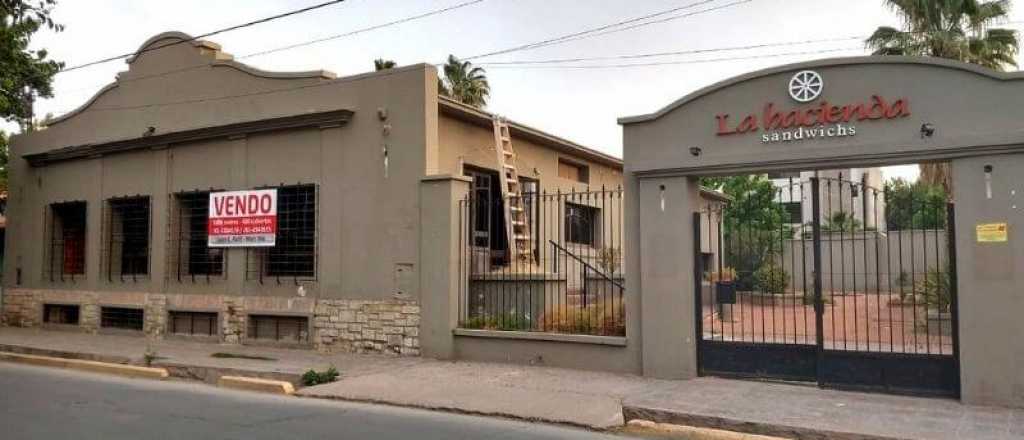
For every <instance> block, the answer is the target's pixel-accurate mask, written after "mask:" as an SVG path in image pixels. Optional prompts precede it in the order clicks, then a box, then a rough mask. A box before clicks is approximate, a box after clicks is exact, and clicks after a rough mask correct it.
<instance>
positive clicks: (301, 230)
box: [3, 32, 622, 355]
mask: <svg viewBox="0 0 1024 440" xmlns="http://www.w3.org/2000/svg"><path fill="white" fill-rule="evenodd" d="M154 47H160V49H158V50H152V48H154ZM493 119H494V117H493V115H491V114H488V113H486V112H484V111H481V110H479V109H475V108H472V107H469V106H466V105H463V104H460V103H458V102H456V101H453V100H450V99H445V98H441V97H438V94H437V73H436V70H435V69H434V67H432V66H428V65H414V66H408V67H402V68H397V69H392V70H388V71H383V72H376V73H369V74H363V75H356V76H350V77H342V78H338V77H335V76H334V75H333V74H331V73H329V72H324V71H313V72H289V73H279V72H266V71H261V70H258V69H255V68H253V67H250V66H247V65H244V64H241V63H238V62H236V61H234V60H232V59H231V56H230V55H229V54H227V53H225V52H223V51H222V50H221V49H220V47H219V46H218V45H216V44H215V43H212V42H205V41H194V40H192V39H191V37H189V36H187V35H185V34H181V33H175V32H171V33H165V34H160V35H157V36H155V37H153V38H152V39H150V40H149V41H147V42H145V43H144V44H143V45H142V46H141V47H140V49H139V55H137V56H134V57H132V58H130V59H128V70H127V71H125V72H122V73H121V74H119V75H118V77H117V80H116V81H115V82H113V83H112V84H110V85H108V86H107V87H105V88H103V89H102V90H101V91H100V92H99V93H97V94H96V95H95V96H94V97H93V98H92V99H90V100H89V101H88V102H86V103H85V104H83V105H82V106H81V107H80V108H78V109H76V110H74V111H72V112H71V113H69V114H67V115H63V116H61V117H59V118H56V119H54V120H52V121H49V123H48V125H47V127H46V129H44V130H40V131H38V132H35V133H30V134H24V135H20V136H16V137H14V139H13V140H12V161H11V162H12V163H11V173H10V174H11V201H10V205H9V208H10V209H9V213H10V217H9V223H8V228H9V229H10V234H9V235H10V236H12V237H17V239H16V240H9V241H8V244H7V255H8V256H9V258H7V259H5V261H4V284H5V287H6V289H5V292H4V296H3V317H4V320H5V322H6V323H7V324H9V325H21V326H37V325H43V326H52V327H65V328H78V329H82V330H85V331H91V332H108V331H110V332H128V333H136V334H147V335H151V336H156V337H163V336H176V337H190V338H199V339H208V340H215V341H224V342H229V343H270V344H275V345H296V346H315V347H317V348H320V349H323V350H327V351H329V350H345V351H355V352H363V351H372V352H386V353H398V354H403V355H418V354H419V353H420V350H421V343H420V332H421V322H422V320H423V319H424V317H423V313H422V309H421V299H422V297H423V295H424V294H425V293H424V291H423V286H422V284H421V277H425V276H430V275H431V274H429V273H426V274H425V273H423V264H422V262H423V261H424V260H426V259H432V258H436V257H435V256H434V255H429V254H424V252H426V251H425V250H424V249H423V248H422V247H421V243H422V241H423V240H426V238H424V235H431V234H434V231H429V230H424V229H423V224H422V221H423V220H422V217H423V215H424V214H423V213H424V212H427V211H431V210H442V211H443V210H446V208H447V207H449V206H450V205H451V202H450V200H449V202H447V203H445V204H441V205H437V204H435V203H436V202H435V201H431V200H426V199H424V198H423V195H422V193H423V192H424V191H426V190H425V189H424V188H425V187H430V186H431V185H432V182H439V181H444V182H449V183H451V182H455V183H454V184H456V185H466V186H467V188H468V185H469V182H472V181H477V182H480V181H482V180H484V179H485V178H490V177H493V178H494V180H495V181H497V180H498V179H497V177H498V173H499V171H500V169H501V167H500V166H499V164H498V163H497V157H496V154H495V140H494V130H493ZM510 128H511V136H512V139H513V142H514V146H515V157H516V160H515V164H516V166H517V167H518V168H519V169H520V170H522V171H521V172H520V173H521V174H522V176H523V180H524V181H527V180H528V181H529V182H530V185H531V187H530V189H529V190H530V191H533V192H548V193H554V192H562V193H573V192H575V193H585V192H587V191H588V190H590V189H592V188H602V187H604V188H606V189H608V190H612V189H619V190H620V191H621V189H620V188H618V187H619V186H620V185H621V181H622V162H621V161H620V160H619V159H617V158H614V157H611V156H608V155H605V154H602V153H599V152H597V151H594V150H591V149H588V148H585V147H582V146H579V145H576V144H574V143H572V142H569V141H566V140H564V139H560V138H557V137H555V136H552V135H550V134H547V133H543V132H541V131H539V130H535V129H532V128H530V127H526V126H523V125H521V124H517V123H514V122H512V123H510ZM464 175H465V176H468V177H464ZM460 188H461V186H460ZM252 189H276V191H277V197H278V199H277V222H278V223H277V228H278V229H277V236H276V239H277V241H276V244H275V246H274V247H271V248H256V247H250V248H244V247H243V248H219V247H211V246H210V245H209V242H208V234H207V232H208V226H209V223H208V222H209V215H210V204H209V202H208V201H209V199H210V197H209V194H210V193H211V192H214V193H216V192H220V191H232V190H252ZM487 189H488V190H489V189H490V188H489V187H488V188H487ZM496 191H497V190H496ZM448 196H449V197H447V199H451V197H452V195H451V194H448ZM464 196H465V194H464ZM486 197H490V199H491V200H493V201H494V202H496V203H499V204H500V202H501V197H500V194H493V195H490V196H486ZM496 212H500V211H496ZM495 215H498V214H495ZM610 221H615V222H619V220H610ZM488 226H489V225H488ZM499 228H501V227H499V226H495V227H494V228H493V230H492V229H488V228H484V229H483V231H482V232H483V233H485V234H490V235H494V236H498V235H500V234H499V232H500V231H499ZM495 241H496V240H495ZM499 250H500V249H498V248H497V247H496V246H495V251H496V252H497V251H499Z"/></svg>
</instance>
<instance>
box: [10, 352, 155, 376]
mask: <svg viewBox="0 0 1024 440" xmlns="http://www.w3.org/2000/svg"><path fill="white" fill-rule="evenodd" d="M0 361H7V362H14V363H19V364H27V365H35V366H41V367H53V368H64V369H68V370H78V371H88V372H92V373H105V374H113V375H117V376H123V377H131V378H138V379H156V380H163V379H166V378H168V377H169V376H170V374H169V373H167V370H165V369H163V368H150V367H137V366H135V365H124V364H113V363H108V362H97V361H87V360H80V359H64V358H55V357H48V356H37V355H32V354H18V353H7V352H0Z"/></svg>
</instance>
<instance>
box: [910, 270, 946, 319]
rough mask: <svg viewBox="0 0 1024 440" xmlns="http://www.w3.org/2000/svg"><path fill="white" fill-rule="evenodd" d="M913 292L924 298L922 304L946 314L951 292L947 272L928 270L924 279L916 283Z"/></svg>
mask: <svg viewBox="0 0 1024 440" xmlns="http://www.w3.org/2000/svg"><path fill="white" fill-rule="evenodd" d="M917 284H918V285H917V286H916V287H915V289H914V290H915V292H916V293H917V294H919V295H923V296H924V303H925V304H927V305H928V307H930V308H935V309H938V310H939V311H940V312H948V311H949V306H950V304H952V299H953V295H952V294H953V292H952V285H951V284H950V279H949V272H948V271H943V270H940V269H939V268H937V267H936V268H932V269H928V272H927V273H925V276H924V279H923V280H920V281H918V282H917Z"/></svg>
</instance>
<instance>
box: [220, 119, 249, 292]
mask: <svg viewBox="0 0 1024 440" xmlns="http://www.w3.org/2000/svg"><path fill="white" fill-rule="evenodd" d="M229 145H230V146H231V164H230V170H229V173H230V176H231V186H230V187H229V188H227V190H229V191H235V190H241V189H248V188H249V176H248V172H247V171H248V169H249V162H248V158H249V144H248V139H247V138H246V137H245V136H235V137H232V138H230V143H229ZM246 249H247V248H226V249H225V253H226V255H227V259H228V261H227V263H226V267H225V268H224V269H225V270H226V272H225V273H226V274H227V289H228V294H229V295H244V294H245V275H246V274H245V269H246V267H245V266H246Z"/></svg>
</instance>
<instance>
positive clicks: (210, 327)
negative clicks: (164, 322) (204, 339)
mask: <svg viewBox="0 0 1024 440" xmlns="http://www.w3.org/2000/svg"><path fill="white" fill-rule="evenodd" d="M168 318H170V319H168V321H169V323H170V332H171V334H175V335H186V336H217V313H216V312H182V311H172V312H170V313H169V314H168Z"/></svg>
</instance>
